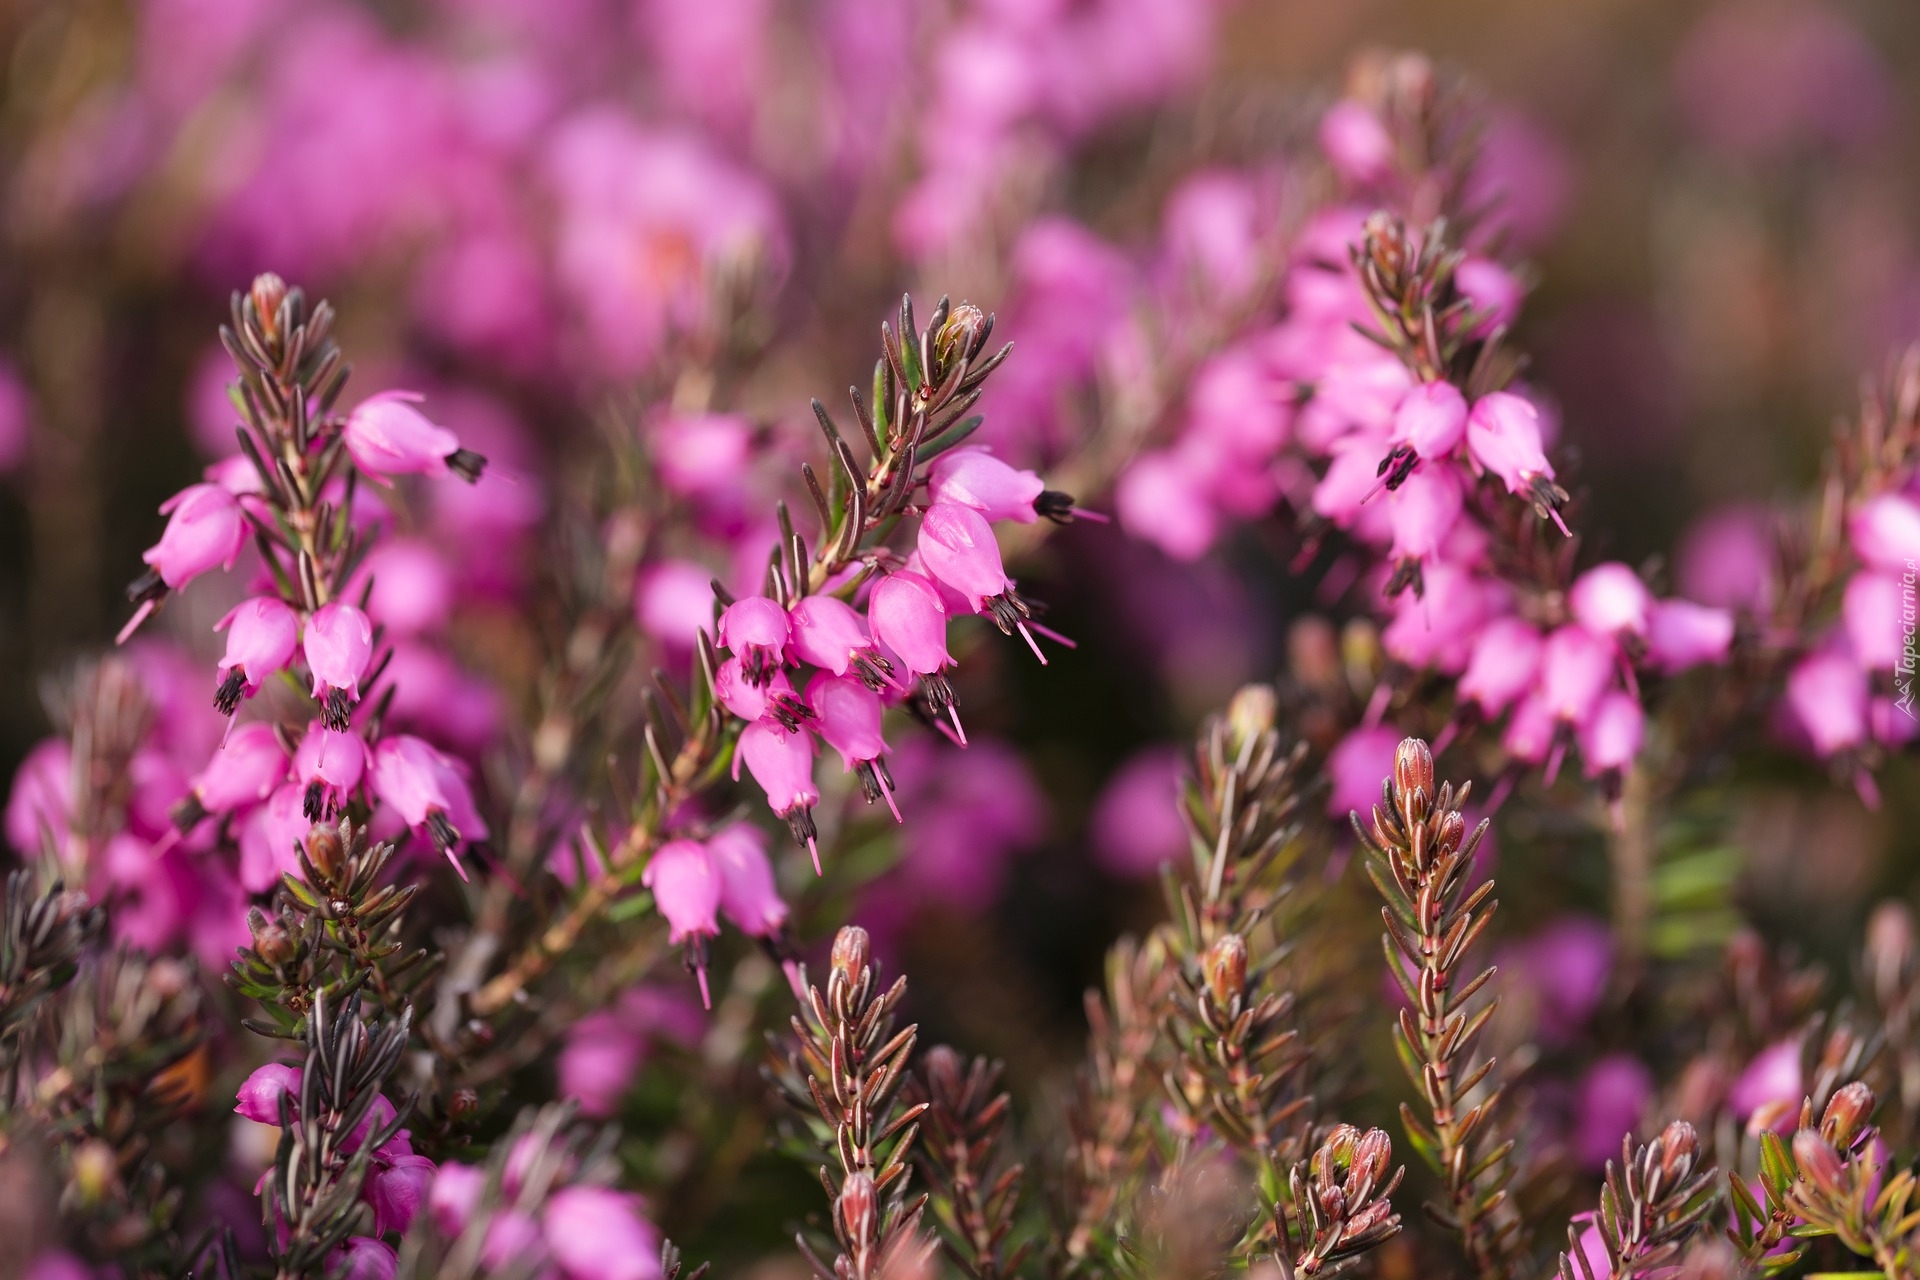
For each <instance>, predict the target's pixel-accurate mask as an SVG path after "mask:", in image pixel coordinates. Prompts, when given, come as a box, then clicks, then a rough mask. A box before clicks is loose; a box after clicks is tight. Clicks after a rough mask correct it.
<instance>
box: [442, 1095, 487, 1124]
mask: <svg viewBox="0 0 1920 1280" xmlns="http://www.w3.org/2000/svg"><path fill="white" fill-rule="evenodd" d="M479 1110H480V1095H479V1094H478V1093H475V1092H474V1091H473V1090H472V1089H455V1090H454V1091H453V1096H452V1097H451V1098H448V1099H447V1115H448V1116H450V1117H451V1118H452V1119H455V1120H461V1121H464V1120H470V1119H472V1118H473V1116H474V1115H475V1114H476V1113H478V1112H479Z"/></svg>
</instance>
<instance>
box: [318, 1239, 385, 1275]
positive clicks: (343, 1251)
mask: <svg viewBox="0 0 1920 1280" xmlns="http://www.w3.org/2000/svg"><path fill="white" fill-rule="evenodd" d="M399 1272H400V1255H399V1254H398V1253H396V1252H395V1251H394V1248H393V1246H392V1245H390V1244H388V1243H387V1242H386V1241H385V1240H381V1239H378V1238H376V1237H374V1236H348V1237H347V1238H346V1239H345V1240H342V1241H341V1242H340V1247H339V1248H338V1249H336V1250H334V1254H333V1259H332V1261H331V1262H329V1263H328V1266H327V1274H328V1275H330V1276H333V1277H335V1280H393V1278H394V1276H396V1275H398V1274H399Z"/></svg>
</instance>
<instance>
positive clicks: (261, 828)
mask: <svg viewBox="0 0 1920 1280" xmlns="http://www.w3.org/2000/svg"><path fill="white" fill-rule="evenodd" d="M304 801H305V792H304V790H303V789H302V788H301V787H300V786H299V785H298V784H297V783H292V782H289V783H287V784H286V785H285V786H282V787H278V788H276V789H275V790H274V793H273V794H272V795H270V796H268V797H267V802H266V803H265V804H262V805H256V806H255V807H254V809H253V811H252V812H250V813H248V814H247V816H246V820H245V822H244V823H242V825H241V827H240V868H239V877H240V887H241V888H243V889H245V890H246V891H247V892H248V893H265V892H266V891H267V890H269V889H271V888H273V886H274V885H276V884H278V883H279V881H280V877H281V876H282V875H283V874H284V875H295V874H298V873H299V871H300V856H299V853H298V849H299V846H300V842H301V841H302V840H304V839H305V838H306V835H307V832H309V831H310V830H312V829H313V824H312V823H311V822H309V821H308V820H307V815H306V814H305V812H303V805H304Z"/></svg>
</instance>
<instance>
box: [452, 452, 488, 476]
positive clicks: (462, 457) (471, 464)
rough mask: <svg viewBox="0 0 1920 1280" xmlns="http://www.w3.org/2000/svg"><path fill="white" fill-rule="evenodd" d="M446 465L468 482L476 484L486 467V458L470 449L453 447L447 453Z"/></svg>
mask: <svg viewBox="0 0 1920 1280" xmlns="http://www.w3.org/2000/svg"><path fill="white" fill-rule="evenodd" d="M447 467H448V469H449V470H451V471H452V472H453V473H454V474H455V475H457V476H459V477H460V478H461V479H462V480H465V481H466V482H467V483H468V484H477V483H478V482H479V480H480V473H481V472H483V471H485V470H486V469H487V460H486V458H485V457H484V456H483V455H481V454H478V453H475V452H474V451H473V450H471V449H455V450H454V451H453V452H452V453H450V454H448V455H447Z"/></svg>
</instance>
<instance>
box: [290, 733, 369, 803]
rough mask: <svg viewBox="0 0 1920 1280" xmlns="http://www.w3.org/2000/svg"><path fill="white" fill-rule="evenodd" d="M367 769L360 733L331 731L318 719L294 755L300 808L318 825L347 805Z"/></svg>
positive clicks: (294, 775)
mask: <svg viewBox="0 0 1920 1280" xmlns="http://www.w3.org/2000/svg"><path fill="white" fill-rule="evenodd" d="M366 767H367V746H366V743H364V742H362V741H361V740H360V738H359V736H358V735H357V734H352V733H341V732H339V731H338V730H336V729H329V728H327V727H326V726H325V725H323V724H321V723H320V722H319V721H318V720H316V721H314V722H313V723H312V724H310V725H308V726H307V736H306V737H305V738H303V739H301V741H300V749H299V750H298V751H296V752H294V753H293V781H294V783H295V785H297V786H298V787H300V789H301V797H302V799H301V807H302V811H303V812H304V813H305V815H306V817H307V818H308V820H309V821H312V822H318V821H320V820H321V819H322V818H324V817H326V816H327V815H329V814H331V813H334V812H336V811H337V810H338V809H339V808H340V807H341V806H342V805H344V804H345V803H346V800H347V797H348V796H349V795H351V794H352V792H353V789H354V788H355V787H357V786H359V785H360V775H361V774H362V773H363V772H364V771H365V770H366Z"/></svg>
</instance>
